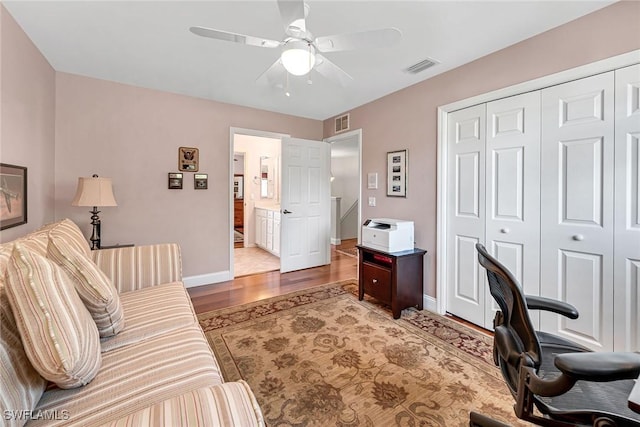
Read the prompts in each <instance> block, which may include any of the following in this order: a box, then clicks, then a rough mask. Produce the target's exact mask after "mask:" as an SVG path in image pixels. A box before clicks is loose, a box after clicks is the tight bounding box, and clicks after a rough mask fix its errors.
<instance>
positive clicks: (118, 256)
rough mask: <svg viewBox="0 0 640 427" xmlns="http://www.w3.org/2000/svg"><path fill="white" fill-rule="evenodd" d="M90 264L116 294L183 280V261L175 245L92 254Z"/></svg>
mask: <svg viewBox="0 0 640 427" xmlns="http://www.w3.org/2000/svg"><path fill="white" fill-rule="evenodd" d="M91 256H92V258H93V261H94V262H95V263H96V265H97V266H98V268H100V270H102V271H104V272H105V274H106V275H107V276H108V277H109V279H111V282H112V283H113V286H115V288H116V289H117V290H118V292H119V293H121V294H122V293H124V292H129V291H135V290H138V289H142V288H146V287H149V286H157V285H160V284H163V283H170V282H178V281H181V280H182V258H181V255H180V246H179V245H177V244H176V243H165V244H156V245H144V246H134V247H123V248H114V249H101V250H97V251H91Z"/></svg>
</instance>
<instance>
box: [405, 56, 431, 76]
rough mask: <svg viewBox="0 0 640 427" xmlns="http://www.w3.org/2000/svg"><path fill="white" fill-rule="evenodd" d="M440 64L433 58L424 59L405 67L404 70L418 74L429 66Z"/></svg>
mask: <svg viewBox="0 0 640 427" xmlns="http://www.w3.org/2000/svg"><path fill="white" fill-rule="evenodd" d="M436 64H439V62H438V61H436V60H435V59H431V58H426V59H423V60H422V61H420V62H418V63H415V64H413V65H412V66H410V67H408V68H405V70H404V72H405V73H409V74H418V73H421V72H423V71H424V70H426V69H427V68H431V67H433V66H434V65H436Z"/></svg>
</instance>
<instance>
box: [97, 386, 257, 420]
mask: <svg viewBox="0 0 640 427" xmlns="http://www.w3.org/2000/svg"><path fill="white" fill-rule="evenodd" d="M105 425H106V426H110V427H119V426H122V427H125V426H126V427H151V426H187V425H201V426H212V427H213V426H220V427H225V426H242V427H245V426H246V427H250V426H259V427H264V425H265V423H264V417H263V415H262V411H261V410H260V407H259V406H258V402H257V401H256V399H255V396H254V395H253V392H252V391H251V389H250V388H249V385H248V384H247V383H246V382H244V381H235V382H228V383H223V384H218V385H214V386H211V387H207V388H200V389H198V390H194V391H190V392H185V393H184V394H182V395H180V396H176V397H174V398H172V399H167V400H165V401H162V402H160V403H156V404H155V405H152V406H149V407H147V408H144V409H141V410H139V411H137V412H134V413H133V414H129V415H128V416H125V417H122V418H120V419H119V420H115V421H112V422H110V423H107V424H105Z"/></svg>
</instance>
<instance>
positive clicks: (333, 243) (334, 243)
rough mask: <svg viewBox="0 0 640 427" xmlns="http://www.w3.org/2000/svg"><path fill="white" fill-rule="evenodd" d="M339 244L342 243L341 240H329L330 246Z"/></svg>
mask: <svg viewBox="0 0 640 427" xmlns="http://www.w3.org/2000/svg"><path fill="white" fill-rule="evenodd" d="M340 243H342V240H340V239H335V238H333V237H332V238H331V244H332V245H339V244H340Z"/></svg>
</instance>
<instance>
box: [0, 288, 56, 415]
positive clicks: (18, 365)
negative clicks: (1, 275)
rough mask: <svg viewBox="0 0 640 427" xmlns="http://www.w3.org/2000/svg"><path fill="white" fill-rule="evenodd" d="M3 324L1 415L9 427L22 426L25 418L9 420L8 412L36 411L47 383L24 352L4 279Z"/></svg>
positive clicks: (0, 334) (0, 309)
mask: <svg viewBox="0 0 640 427" xmlns="http://www.w3.org/2000/svg"><path fill="white" fill-rule="evenodd" d="M0 325H1V326H0V328H1V329H0V384H2V385H1V386H0V411H1V414H0V416H3V420H4V422H5V423H6V424H4V425H6V426H9V427H14V426H21V425H23V424H24V421H25V419H22V420H21V419H20V418H19V417H11V416H9V417H7V416H6V414H7V413H6V412H5V411H21V410H22V411H30V410H32V409H34V408H35V407H36V404H37V403H38V400H40V396H42V392H44V389H45V387H46V386H47V381H46V380H45V379H44V378H42V377H41V376H40V374H38V372H37V371H36V370H35V369H34V368H33V366H32V365H31V362H29V359H28V358H27V355H26V354H25V352H24V348H23V347H22V341H21V340H20V334H19V332H18V326H17V325H16V322H15V320H14V317H13V313H12V312H11V307H10V306H9V300H8V299H7V293H6V288H5V286H4V284H3V283H2V281H1V280H0ZM7 418H9V419H7Z"/></svg>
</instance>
